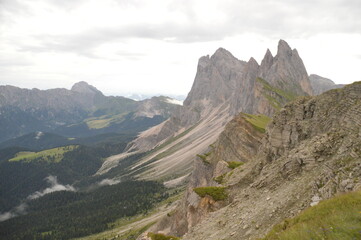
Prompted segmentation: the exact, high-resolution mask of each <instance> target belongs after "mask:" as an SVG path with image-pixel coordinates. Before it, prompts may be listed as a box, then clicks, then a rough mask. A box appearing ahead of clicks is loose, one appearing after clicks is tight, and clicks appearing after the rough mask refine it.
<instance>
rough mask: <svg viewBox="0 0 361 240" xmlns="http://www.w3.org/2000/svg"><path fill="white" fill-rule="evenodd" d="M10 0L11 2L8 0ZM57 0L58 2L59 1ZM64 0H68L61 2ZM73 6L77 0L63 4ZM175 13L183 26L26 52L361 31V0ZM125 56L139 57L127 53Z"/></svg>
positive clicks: (224, 5) (222, 5) (129, 29)
mask: <svg viewBox="0 0 361 240" xmlns="http://www.w3.org/2000/svg"><path fill="white" fill-rule="evenodd" d="M6 1H7V2H8V0H6ZM55 2H56V3H55ZM60 2H63V1H60ZM115 2H116V3H118V4H119V6H121V7H123V6H125V7H127V6H128V5H132V4H133V5H137V4H140V3H139V2H138V1H127V2H125V1H115ZM52 3H54V4H58V5H61V4H65V5H66V6H73V5H72V4H73V3H72V1H69V0H68V1H65V2H63V3H61V4H59V3H58V1H52ZM167 9H169V11H171V12H180V13H182V14H183V15H184V16H186V21H185V22H184V23H182V24H179V23H176V22H172V21H171V20H170V21H169V22H163V23H160V24H149V23H147V19H144V23H142V24H133V23H129V24H127V25H125V26H119V27H113V28H109V27H103V28H100V27H98V28H91V29H89V30H88V31H85V32H80V33H78V34H74V35H58V36H54V35H41V36H39V35H38V36H33V37H34V38H36V39H37V40H39V41H40V44H39V45H37V46H32V45H22V47H21V50H23V51H32V52H48V51H59V52H74V53H77V54H80V55H83V56H86V57H91V58H99V56H97V55H96V54H94V53H93V50H94V49H95V48H97V47H98V46H101V45H102V44H106V43H109V42H125V43H126V41H127V40H129V39H132V38H138V39H154V40H160V41H169V42H175V43H193V42H209V41H216V40H222V39H224V38H225V37H230V36H234V35H236V34H243V33H257V34H262V35H266V36H268V37H269V38H274V39H278V38H305V37H309V36H312V35H315V34H319V33H359V29H361V1H359V0H348V1H346V0H328V1H326V0H319V1H314V0H312V1H311V0H304V1H298V0H297V1H296V0H263V1H219V9H218V10H219V11H220V12H221V13H222V15H224V16H225V19H223V20H219V21H214V22H210V21H208V22H206V21H205V19H201V18H200V16H199V14H197V10H196V9H195V7H194V1H190V0H187V1H176V0H173V1H171V2H170V3H169V4H168V5H167ZM124 57H134V56H127V55H126V54H125V55H124Z"/></svg>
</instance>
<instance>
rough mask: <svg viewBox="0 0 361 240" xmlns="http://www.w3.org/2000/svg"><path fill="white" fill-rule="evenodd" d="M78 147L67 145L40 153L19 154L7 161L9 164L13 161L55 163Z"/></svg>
mask: <svg viewBox="0 0 361 240" xmlns="http://www.w3.org/2000/svg"><path fill="white" fill-rule="evenodd" d="M77 147H78V146H76V145H69V146H65V147H57V148H52V149H47V150H44V151H41V152H19V153H17V154H16V156H15V157H14V158H12V159H9V161H10V162H15V161H24V162H31V161H44V162H52V163H57V162H60V161H61V160H62V159H63V156H64V153H66V152H69V151H72V150H74V149H76V148H77Z"/></svg>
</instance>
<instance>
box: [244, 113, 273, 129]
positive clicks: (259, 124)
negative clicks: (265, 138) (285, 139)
mask: <svg viewBox="0 0 361 240" xmlns="http://www.w3.org/2000/svg"><path fill="white" fill-rule="evenodd" d="M244 115H245V116H246V117H245V120H246V121H247V122H249V123H250V124H252V126H253V127H254V128H255V129H256V130H257V131H260V132H262V133H265V132H266V130H265V129H266V126H267V124H268V123H269V122H270V121H271V118H270V117H268V116H266V115H262V114H261V115H252V114H246V113H244Z"/></svg>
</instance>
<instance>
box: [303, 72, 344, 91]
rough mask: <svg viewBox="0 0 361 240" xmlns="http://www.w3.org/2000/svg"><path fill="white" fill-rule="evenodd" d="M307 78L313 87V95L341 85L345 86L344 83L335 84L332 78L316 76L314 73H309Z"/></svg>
mask: <svg viewBox="0 0 361 240" xmlns="http://www.w3.org/2000/svg"><path fill="white" fill-rule="evenodd" d="M309 79H310V83H311V86H312V89H313V93H314V94H315V95H319V94H321V93H324V92H326V91H328V90H331V89H335V88H342V87H343V86H345V84H335V83H334V82H333V81H332V80H330V79H328V78H324V77H321V76H318V75H316V74H311V75H310V76H309Z"/></svg>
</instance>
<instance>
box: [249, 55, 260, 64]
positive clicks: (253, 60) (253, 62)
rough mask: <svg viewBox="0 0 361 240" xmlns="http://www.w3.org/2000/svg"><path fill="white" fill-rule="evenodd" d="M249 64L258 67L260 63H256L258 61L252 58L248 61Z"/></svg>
mask: <svg viewBox="0 0 361 240" xmlns="http://www.w3.org/2000/svg"><path fill="white" fill-rule="evenodd" d="M248 64H249V65H257V66H259V65H258V62H257V61H256V59H254V58H253V57H251V58H250V59H249V60H248Z"/></svg>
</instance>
